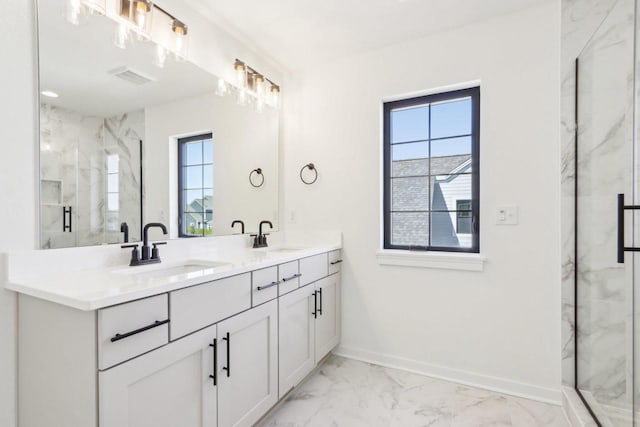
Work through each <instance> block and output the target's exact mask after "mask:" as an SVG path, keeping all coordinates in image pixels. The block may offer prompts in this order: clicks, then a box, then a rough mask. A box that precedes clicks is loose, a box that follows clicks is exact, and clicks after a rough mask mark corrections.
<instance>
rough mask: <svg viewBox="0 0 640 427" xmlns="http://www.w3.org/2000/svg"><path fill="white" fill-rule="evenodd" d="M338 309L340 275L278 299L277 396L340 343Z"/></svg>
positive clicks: (294, 383)
mask: <svg viewBox="0 0 640 427" xmlns="http://www.w3.org/2000/svg"><path fill="white" fill-rule="evenodd" d="M339 307H340V275H339V274H334V275H331V276H329V277H326V278H324V279H320V280H319V281H317V282H315V283H314V284H313V286H304V287H302V288H300V289H298V290H297V291H295V292H292V293H290V294H287V295H285V296H282V297H280V307H279V314H280V328H279V345H280V355H279V378H280V385H279V396H280V397H283V396H284V395H285V394H287V393H288V392H289V391H290V390H291V389H292V388H293V387H295V386H296V385H297V384H298V383H299V382H300V381H302V380H303V379H304V378H305V377H306V376H307V375H308V374H309V373H310V372H311V371H312V370H313V368H314V367H315V366H316V364H317V363H318V362H320V361H321V360H322V359H323V358H324V357H325V356H326V355H327V354H328V353H329V352H330V351H331V350H332V349H333V348H334V347H335V346H336V345H337V344H338V342H339V341H340V309H339Z"/></svg>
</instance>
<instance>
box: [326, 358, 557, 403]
mask: <svg viewBox="0 0 640 427" xmlns="http://www.w3.org/2000/svg"><path fill="white" fill-rule="evenodd" d="M333 353H334V354H336V355H337V356H342V357H346V358H348V359H355V360H360V361H362V362H367V363H372V364H374V365H380V366H384V367H387V368H394V369H400V370H403V371H408V372H413V373H416V374H421V375H426V376H428V377H433V378H438V379H442V380H446V381H451V382H455V383H458V384H464V385H467V386H471V387H477V388H482V389H485V390H491V391H495V392H499V393H504V394H509V395H512V396H518V397H524V398H526V399H532V400H537V401H539V402H544V403H550V404H552V405H557V406H561V405H562V392H561V391H560V389H553V388H546V387H540V386H536V385H533V384H527V383H522V382H518V381H513V380H509V379H506V378H500V377H492V376H488V375H482V374H477V373H474V372H469V371H463V370H459V369H453V368H448V367H446V366H438V365H432V364H429V363H425V362H420V361H418V360H411V359H405V358H402V357H397V356H392V355H388V354H381V353H375V352H371V351H367V350H362V349H357V348H352V347H345V346H339V347H338V348H337V349H335V350H334V352H333Z"/></svg>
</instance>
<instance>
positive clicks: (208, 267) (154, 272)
mask: <svg viewBox="0 0 640 427" xmlns="http://www.w3.org/2000/svg"><path fill="white" fill-rule="evenodd" d="M228 265H230V264H229V263H226V262H216V261H186V262H184V263H181V264H178V265H176V264H173V265H162V264H152V265H145V266H140V267H128V268H124V269H120V270H115V271H114V273H116V274H122V275H126V276H135V277H141V278H149V279H158V278H168V277H171V276H181V275H189V274H194V275H195V274H197V275H198V276H200V275H203V274H208V273H211V272H213V270H214V269H217V268H220V267H225V266H228Z"/></svg>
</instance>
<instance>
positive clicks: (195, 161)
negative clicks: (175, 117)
mask: <svg viewBox="0 0 640 427" xmlns="http://www.w3.org/2000/svg"><path fill="white" fill-rule="evenodd" d="M182 147H183V150H184V151H183V156H184V159H183V161H184V164H185V165H199V164H202V142H201V141H194V142H187V143H184V145H183V146H182Z"/></svg>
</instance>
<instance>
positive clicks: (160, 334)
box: [98, 294, 169, 370]
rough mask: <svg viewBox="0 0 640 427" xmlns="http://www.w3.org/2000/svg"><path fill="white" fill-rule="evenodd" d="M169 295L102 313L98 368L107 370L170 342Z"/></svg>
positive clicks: (100, 311)
mask: <svg viewBox="0 0 640 427" xmlns="http://www.w3.org/2000/svg"><path fill="white" fill-rule="evenodd" d="M168 321H169V313H168V299H167V294H162V295H158V296H155V297H151V298H145V299H142V300H138V301H133V302H129V303H126V304H121V305H117V306H114V307H109V308H105V309H102V310H99V311H98V367H99V369H101V370H102V369H107V368H109V367H111V366H113V365H116V364H118V363H121V362H124V361H125V360H128V359H131V358H133V357H136V356H138V355H140V354H142V353H146V352H147V351H150V350H153V349H154V348H158V347H160V346H162V345H164V344H166V343H167V342H169V329H168V328H169V325H168Z"/></svg>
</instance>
